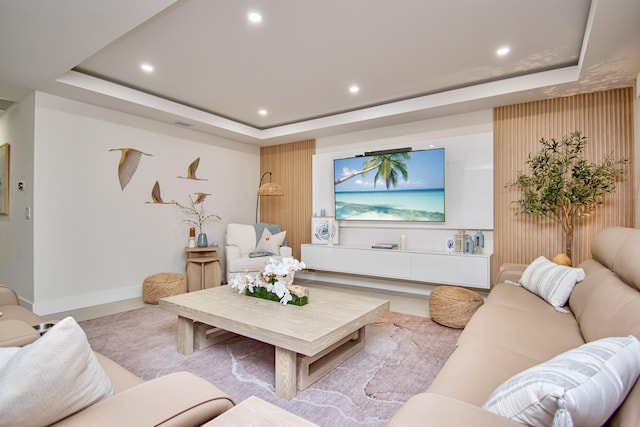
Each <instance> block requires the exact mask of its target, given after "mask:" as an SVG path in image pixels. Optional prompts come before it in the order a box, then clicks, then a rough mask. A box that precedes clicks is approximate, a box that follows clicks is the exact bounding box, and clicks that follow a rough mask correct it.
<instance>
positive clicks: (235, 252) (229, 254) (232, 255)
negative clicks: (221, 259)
mask: <svg viewBox="0 0 640 427" xmlns="http://www.w3.org/2000/svg"><path fill="white" fill-rule="evenodd" d="M224 255H225V257H226V259H227V261H228V260H230V259H238V258H240V248H239V247H238V246H233V245H226V246H225V247H224Z"/></svg>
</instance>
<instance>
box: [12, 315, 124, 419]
mask: <svg viewBox="0 0 640 427" xmlns="http://www.w3.org/2000/svg"><path fill="white" fill-rule="evenodd" d="M0 354H1V355H0V360H4V362H5V363H4V366H2V367H0V414H2V415H0V426H2V427H4V426H21V427H28V426H45V425H49V424H52V423H54V422H56V421H59V420H61V419H62V418H65V417H67V416H69V415H71V414H73V413H75V412H78V411H80V410H81V409H83V408H85V407H87V406H90V405H92V404H94V403H96V402H98V401H100V400H102V399H105V398H107V397H109V396H111V395H113V387H112V386H111V381H109V378H108V377H107V374H106V373H105V372H104V369H102V366H101V365H100V362H98V359H97V358H96V356H95V354H94V353H93V351H92V350H91V347H90V346H89V342H88V341H87V336H86V335H85V333H84V331H83V330H82V328H80V326H79V325H78V324H77V323H76V321H75V320H74V319H73V318H72V317H66V318H64V319H63V320H61V321H60V322H58V323H57V324H56V325H54V326H53V327H52V328H51V329H50V330H49V331H48V332H47V333H46V334H44V335H43V336H42V337H40V338H38V339H37V340H36V341H35V342H33V343H32V344H29V345H26V346H24V347H22V348H17V350H16V347H9V348H0ZM2 355H4V356H5V357H3V356H2ZM6 356H9V357H8V358H7V357H6Z"/></svg>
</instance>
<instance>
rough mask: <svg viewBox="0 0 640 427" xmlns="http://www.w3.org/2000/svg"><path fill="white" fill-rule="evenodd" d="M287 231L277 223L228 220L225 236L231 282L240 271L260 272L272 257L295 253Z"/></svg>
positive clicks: (228, 276) (229, 279)
mask: <svg viewBox="0 0 640 427" xmlns="http://www.w3.org/2000/svg"><path fill="white" fill-rule="evenodd" d="M265 230H267V233H266V236H265V235H264V233H265ZM282 233H284V234H282ZM285 234H286V232H283V231H281V228H280V226H279V225H277V224H265V223H258V224H255V225H254V224H228V225H227V233H226V236H225V261H226V268H225V270H226V277H227V283H231V280H233V277H234V276H235V275H236V274H238V273H244V272H248V273H257V272H259V271H260V270H262V268H263V267H264V266H265V264H266V263H267V262H269V258H276V259H280V258H282V257H290V256H292V253H293V252H292V249H291V248H290V247H289V246H287V245H286V240H284V237H285ZM258 236H260V238H258ZM280 238H282V240H280ZM258 255H262V256H258Z"/></svg>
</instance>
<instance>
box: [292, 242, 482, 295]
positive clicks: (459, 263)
mask: <svg viewBox="0 0 640 427" xmlns="http://www.w3.org/2000/svg"><path fill="white" fill-rule="evenodd" d="M301 248H302V256H301V258H302V261H304V263H305V264H306V265H307V268H309V269H314V270H319V271H329V272H335V273H347V274H356V275H363V276H373V277H385V278H390V279H398V280H409V281H416V282H427V283H432V284H443V285H459V286H467V287H472V288H480V289H489V288H490V270H491V254H473V255H472V254H449V253H446V252H437V251H431V252H429V251H419V250H398V249H371V248H368V247H348V246H328V245H312V244H304V245H302V246H301Z"/></svg>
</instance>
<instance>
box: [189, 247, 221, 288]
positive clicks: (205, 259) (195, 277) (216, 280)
mask: <svg viewBox="0 0 640 427" xmlns="http://www.w3.org/2000/svg"><path fill="white" fill-rule="evenodd" d="M184 251H185V253H186V255H187V265H186V272H187V290H188V292H193V291H199V290H201V289H206V288H212V287H214V286H220V283H221V281H222V273H221V271H220V260H219V259H218V247H217V246H207V247H204V248H184Z"/></svg>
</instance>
